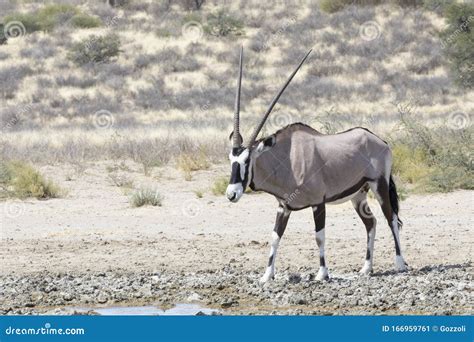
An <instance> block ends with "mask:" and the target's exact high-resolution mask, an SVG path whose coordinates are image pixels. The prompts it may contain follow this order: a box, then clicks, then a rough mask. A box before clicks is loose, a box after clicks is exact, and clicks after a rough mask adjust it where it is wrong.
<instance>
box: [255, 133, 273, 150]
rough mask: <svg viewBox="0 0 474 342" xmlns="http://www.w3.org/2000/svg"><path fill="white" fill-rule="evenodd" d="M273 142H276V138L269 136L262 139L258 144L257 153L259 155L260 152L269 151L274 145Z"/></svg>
mask: <svg viewBox="0 0 474 342" xmlns="http://www.w3.org/2000/svg"><path fill="white" fill-rule="evenodd" d="M275 142H276V138H275V136H274V135H271V136H269V137H267V138H265V139H263V140H262V141H260V142H259V143H258V146H257V152H259V153H261V152H265V151H268V150H269V149H271V148H272V147H273V145H275Z"/></svg>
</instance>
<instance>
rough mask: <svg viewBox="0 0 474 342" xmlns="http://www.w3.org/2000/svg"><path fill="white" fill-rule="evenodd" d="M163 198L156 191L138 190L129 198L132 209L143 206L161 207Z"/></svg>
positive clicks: (149, 189)
mask: <svg viewBox="0 0 474 342" xmlns="http://www.w3.org/2000/svg"><path fill="white" fill-rule="evenodd" d="M162 201H163V196H162V195H161V194H160V193H159V192H158V190H156V189H151V188H144V187H142V188H140V189H138V190H135V191H134V192H133V193H132V195H131V196H130V203H131V205H132V207H135V208H137V207H142V206H144V205H151V206H155V207H156V206H158V207H161V205H162Z"/></svg>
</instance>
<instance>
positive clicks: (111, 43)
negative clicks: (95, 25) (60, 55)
mask: <svg viewBox="0 0 474 342" xmlns="http://www.w3.org/2000/svg"><path fill="white" fill-rule="evenodd" d="M119 53H120V38H119V37H118V36H117V35H116V34H108V35H106V36H95V35H91V36H89V37H88V38H86V39H83V40H82V41H80V42H78V43H76V44H74V45H73V47H72V48H71V50H70V51H69V53H68V58H69V59H70V60H71V61H73V62H74V63H76V64H77V65H84V64H88V63H108V62H110V60H111V59H112V58H114V57H117V56H118V55H119Z"/></svg>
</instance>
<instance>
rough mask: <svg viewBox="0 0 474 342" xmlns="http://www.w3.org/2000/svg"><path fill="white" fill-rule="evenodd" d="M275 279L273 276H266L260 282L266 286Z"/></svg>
mask: <svg viewBox="0 0 474 342" xmlns="http://www.w3.org/2000/svg"><path fill="white" fill-rule="evenodd" d="M273 279H275V276H274V275H273V274H264V275H263V277H261V278H260V280H259V281H258V282H259V283H260V284H262V285H263V284H266V283H268V282H269V281H271V280H273Z"/></svg>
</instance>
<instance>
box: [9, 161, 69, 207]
mask: <svg viewBox="0 0 474 342" xmlns="http://www.w3.org/2000/svg"><path fill="white" fill-rule="evenodd" d="M0 189H1V190H0V193H1V195H2V197H16V198H28V197H35V198H38V199H47V198H56V197H60V196H61V195H62V194H63V191H62V190H61V188H60V187H59V186H57V185H56V184H54V183H53V182H52V181H51V180H48V179H45V178H44V177H43V175H41V174H40V173H39V172H38V171H37V170H35V169H34V168H33V167H32V166H31V165H29V164H26V163H24V162H19V161H11V162H6V163H5V162H2V163H1V164H0Z"/></svg>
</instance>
